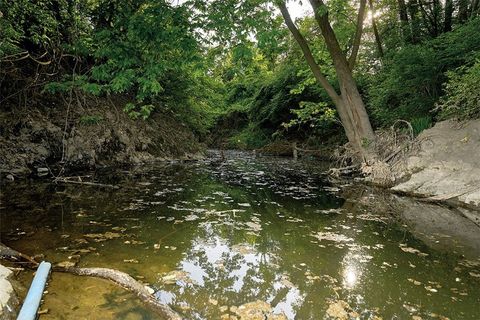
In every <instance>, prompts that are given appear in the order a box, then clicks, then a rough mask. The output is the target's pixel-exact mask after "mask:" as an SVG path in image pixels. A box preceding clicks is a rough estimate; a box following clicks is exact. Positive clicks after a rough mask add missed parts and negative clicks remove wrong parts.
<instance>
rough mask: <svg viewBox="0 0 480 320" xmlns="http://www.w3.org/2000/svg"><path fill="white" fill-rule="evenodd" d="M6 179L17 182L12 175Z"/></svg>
mask: <svg viewBox="0 0 480 320" xmlns="http://www.w3.org/2000/svg"><path fill="white" fill-rule="evenodd" d="M5 178H6V179H7V180H9V181H14V180H15V177H14V176H13V175H11V174H7V176H6V177H5Z"/></svg>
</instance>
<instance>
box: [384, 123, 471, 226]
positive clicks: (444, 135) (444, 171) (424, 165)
mask: <svg viewBox="0 0 480 320" xmlns="http://www.w3.org/2000/svg"><path fill="white" fill-rule="evenodd" d="M417 142H418V148H414V149H413V150H412V151H411V152H410V154H409V155H408V156H407V159H406V162H405V166H403V167H402V168H397V171H398V172H397V173H396V175H397V176H399V177H400V178H399V179H398V180H397V181H398V183H397V184H396V185H395V186H394V187H393V188H392V190H394V191H396V192H402V193H406V194H409V195H414V196H419V197H428V198H430V199H431V200H440V201H447V200H448V201H453V202H457V203H460V204H462V205H467V206H472V207H475V208H477V209H478V208H480V120H475V121H469V122H464V123H459V122H455V121H452V120H448V121H443V122H439V123H437V124H436V125H435V126H434V127H433V128H431V129H428V130H425V131H424V132H422V133H421V134H420V135H419V136H418V137H417ZM476 222H477V223H480V221H478V217H477V218H476Z"/></svg>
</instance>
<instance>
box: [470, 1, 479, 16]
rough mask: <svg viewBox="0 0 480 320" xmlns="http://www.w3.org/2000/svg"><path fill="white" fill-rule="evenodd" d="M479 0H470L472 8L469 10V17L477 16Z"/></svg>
mask: <svg viewBox="0 0 480 320" xmlns="http://www.w3.org/2000/svg"><path fill="white" fill-rule="evenodd" d="M479 9H480V1H479V0H473V1H472V8H471V12H470V17H471V18H474V17H476V16H477V14H478V12H479V11H480V10H479Z"/></svg>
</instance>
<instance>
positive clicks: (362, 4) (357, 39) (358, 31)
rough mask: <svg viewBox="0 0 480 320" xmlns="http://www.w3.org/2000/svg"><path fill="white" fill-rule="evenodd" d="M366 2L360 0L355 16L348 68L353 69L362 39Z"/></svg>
mask: <svg viewBox="0 0 480 320" xmlns="http://www.w3.org/2000/svg"><path fill="white" fill-rule="evenodd" d="M366 2H367V1H366V0H360V8H359V9H358V16H357V28H356V30H355V37H354V38H353V46H352V53H351V55H350V58H348V66H349V67H350V70H353V68H354V67H355V62H356V61H357V55H358V49H359V48H360V41H361V40H362V33H363V20H364V19H365V5H366Z"/></svg>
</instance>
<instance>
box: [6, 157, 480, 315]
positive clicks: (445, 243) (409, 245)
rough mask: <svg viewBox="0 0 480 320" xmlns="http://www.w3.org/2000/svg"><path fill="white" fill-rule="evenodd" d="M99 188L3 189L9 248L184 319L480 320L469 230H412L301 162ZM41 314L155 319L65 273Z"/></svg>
mask: <svg viewBox="0 0 480 320" xmlns="http://www.w3.org/2000/svg"><path fill="white" fill-rule="evenodd" d="M316 171H321V169H320V168H316ZM94 178H95V180H96V181H97V182H101V183H109V184H115V185H118V186H119V187H120V188H119V189H112V188H99V187H92V186H82V185H54V184H50V183H40V182H38V181H37V182H31V183H27V184H23V183H19V182H15V183H14V184H6V185H3V186H2V210H1V216H0V218H1V220H0V222H1V225H0V230H1V239H2V241H3V242H5V243H6V244H8V245H10V246H11V247H13V248H15V249H18V250H20V251H23V252H25V253H28V254H31V255H35V254H44V255H45V259H46V260H48V261H52V262H62V261H70V262H77V265H79V266H97V267H99V266H105V267H110V268H116V269H119V270H122V271H125V272H127V273H129V274H131V275H133V276H135V277H137V278H138V279H140V280H142V281H144V282H145V283H148V284H149V285H150V286H151V287H152V288H154V290H155V291H156V293H155V294H156V296H157V297H158V299H160V300H162V301H163V302H165V303H167V304H169V305H171V306H172V307H173V308H174V309H175V310H176V311H178V312H180V313H181V314H183V315H184V316H185V317H186V318H189V319H220V318H221V317H222V316H223V317H224V318H225V319H228V315H230V316H234V315H238V310H237V309H236V308H235V307H238V306H241V305H243V304H246V303H249V302H254V301H263V302H266V303H267V304H268V308H271V310H272V313H274V314H277V315H279V314H283V315H285V317H286V318H288V319H327V318H329V315H330V316H334V315H337V316H338V317H342V316H344V317H345V319H347V318H360V319H379V318H383V319H411V318H412V316H418V317H421V318H422V319H445V318H450V319H479V318H480V260H478V257H480V249H479V248H480V243H475V242H476V240H475V239H477V238H475V237H476V236H475V229H473V230H474V231H473V238H472V239H473V240H464V239H463V241H465V243H462V239H461V238H462V235H463V234H465V233H466V231H461V232H459V234H460V236H459V239H457V237H456V236H455V234H454V235H451V234H448V232H446V231H448V230H446V231H445V230H443V231H442V232H438V233H435V234H429V233H428V232H424V231H426V230H427V229H428V228H426V229H422V228H420V231H419V230H415V227H408V226H406V225H404V224H403V222H398V218H397V217H396V216H395V209H391V208H390V209H388V210H387V209H384V208H388V205H389V201H386V202H385V201H383V203H382V204H381V205H380V204H379V205H378V208H376V210H372V209H371V208H372V203H373V207H375V206H376V204H375V201H378V199H379V197H378V196H376V195H375V193H372V191H368V190H367V191H365V190H360V191H354V192H350V193H345V192H343V193H341V192H339V190H338V189H337V188H335V187H332V186H331V185H329V184H328V183H326V182H325V181H324V180H323V178H322V176H321V175H318V174H313V173H312V172H311V168H308V166H305V165H303V164H301V163H295V162H293V161H290V160H288V159H274V158H258V159H255V158H252V157H251V156H247V155H246V154H230V155H229V160H227V161H226V162H218V161H215V159H211V160H208V161H204V162H198V163H187V164H180V163H177V164H168V165H166V164H162V165H155V166H150V167H148V168H137V169H135V170H130V171H117V172H114V173H112V172H104V173H97V176H95V177H94ZM354 189H355V188H354ZM366 203H367V204H368V205H366ZM385 204H386V207H385ZM392 212H393V213H394V214H393V216H392ZM407 212H410V211H409V209H407ZM418 214H419V215H421V210H420V211H419V213H418ZM415 215H417V213H415V214H414V216H415ZM465 223H466V224H467V225H468V222H467V221H465ZM471 228H472V226H470V225H468V226H467V229H468V230H469V231H468V232H472V231H471V230H472V229H471ZM417 229H418V228H417ZM447 229H448V228H447ZM444 231H445V232H444ZM477 232H480V228H479V229H478V231H477ZM464 255H466V256H464ZM21 277H22V279H23V281H24V283H25V284H26V285H28V284H27V283H28V281H29V279H30V278H31V274H30V273H28V272H24V273H23V274H22V275H21ZM258 305H261V304H260V303H258V304H257V306H258ZM262 305H263V304H262ZM264 307H265V305H264ZM42 308H43V309H48V313H46V314H45V315H42V316H41V317H40V319H155V318H156V316H155V314H153V313H151V312H150V311H149V310H148V309H145V308H144V307H143V305H142V303H141V302H140V301H138V300H137V299H136V298H135V297H134V296H132V295H131V294H129V293H126V292H125V291H123V290H122V289H119V288H117V287H115V286H114V285H111V284H109V283H108V282H107V281H102V280H97V279H89V278H83V277H77V276H72V275H67V274H57V273H55V274H53V276H52V280H51V281H50V285H49V289H48V294H47V295H46V296H45V303H44V305H43V307H42ZM265 308H266V307H265ZM268 308H267V309H268ZM231 319H234V318H233V317H232V318H231ZM262 319H263V318H262ZM415 319H420V318H415Z"/></svg>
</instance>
